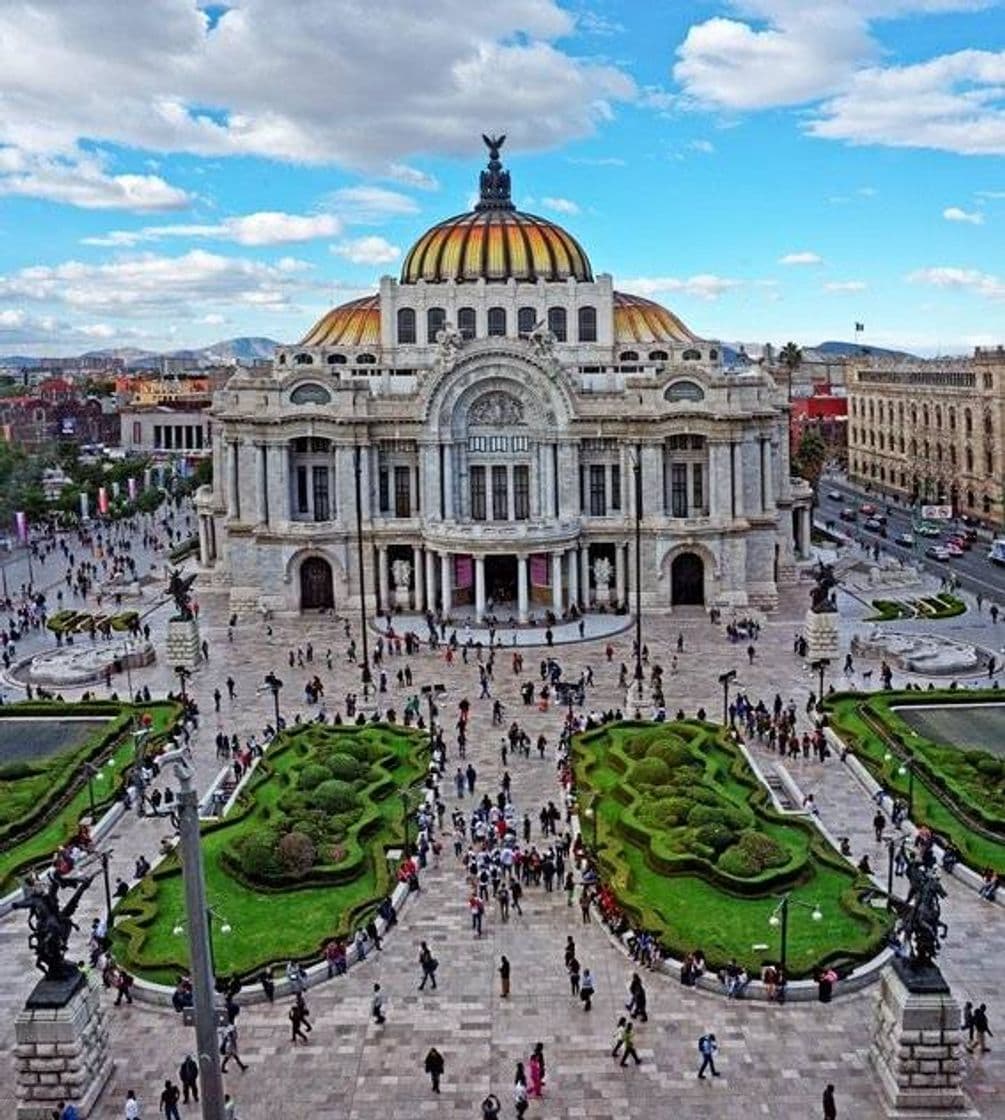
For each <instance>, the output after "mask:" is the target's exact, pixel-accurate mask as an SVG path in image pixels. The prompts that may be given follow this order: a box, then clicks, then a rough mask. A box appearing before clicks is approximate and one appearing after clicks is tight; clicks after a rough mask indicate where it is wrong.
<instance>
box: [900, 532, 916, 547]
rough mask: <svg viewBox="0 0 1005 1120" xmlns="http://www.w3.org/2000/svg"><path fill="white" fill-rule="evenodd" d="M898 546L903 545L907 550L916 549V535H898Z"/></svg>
mask: <svg viewBox="0 0 1005 1120" xmlns="http://www.w3.org/2000/svg"><path fill="white" fill-rule="evenodd" d="M897 544H902V545H903V546H904V547H905V548H914V534H913V533H898V534H897Z"/></svg>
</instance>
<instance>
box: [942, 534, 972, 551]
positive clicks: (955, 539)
mask: <svg viewBox="0 0 1005 1120" xmlns="http://www.w3.org/2000/svg"><path fill="white" fill-rule="evenodd" d="M946 544H947V545H950V544H954V545H956V547H957V548H961V549H963V551H964V552H969V551H970V548H971V545H970V540H969V538H967V537H965V536H963V534H962V533H954V534H953V535H952V536H951V537H950V538H949V540H947V541H946Z"/></svg>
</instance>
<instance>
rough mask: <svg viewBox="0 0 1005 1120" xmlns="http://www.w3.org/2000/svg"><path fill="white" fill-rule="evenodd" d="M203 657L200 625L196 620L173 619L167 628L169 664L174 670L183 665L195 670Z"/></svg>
mask: <svg viewBox="0 0 1005 1120" xmlns="http://www.w3.org/2000/svg"><path fill="white" fill-rule="evenodd" d="M201 656H202V650H201V649H200V643H199V623H198V622H197V621H196V619H194V618H187V619H184V620H180V619H177V618H173V619H171V621H170V622H169V623H168V628H167V662H168V664H169V665H170V666H172V667H173V668H174V667H177V666H178V665H183V666H184V667H185V668H186V669H194V668H195V667H196V666H197V665H198V664H199V659H200V658H201Z"/></svg>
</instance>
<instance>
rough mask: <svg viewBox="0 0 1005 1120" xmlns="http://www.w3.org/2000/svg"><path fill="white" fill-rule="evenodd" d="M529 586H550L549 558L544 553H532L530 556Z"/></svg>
mask: <svg viewBox="0 0 1005 1120" xmlns="http://www.w3.org/2000/svg"><path fill="white" fill-rule="evenodd" d="M530 585H531V587H551V558H550V557H549V556H548V555H547V554H546V553H541V552H538V553H533V554H532V555H531V557H530Z"/></svg>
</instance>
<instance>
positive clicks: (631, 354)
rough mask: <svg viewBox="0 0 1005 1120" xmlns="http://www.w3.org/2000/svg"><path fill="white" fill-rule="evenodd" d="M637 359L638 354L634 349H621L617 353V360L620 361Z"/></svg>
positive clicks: (634, 360)
mask: <svg viewBox="0 0 1005 1120" xmlns="http://www.w3.org/2000/svg"><path fill="white" fill-rule="evenodd" d="M638 360H639V356H638V354H636V352H635V351H634V350H622V351H621V353H620V354H619V355H618V361H621V362H637V361H638Z"/></svg>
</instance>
